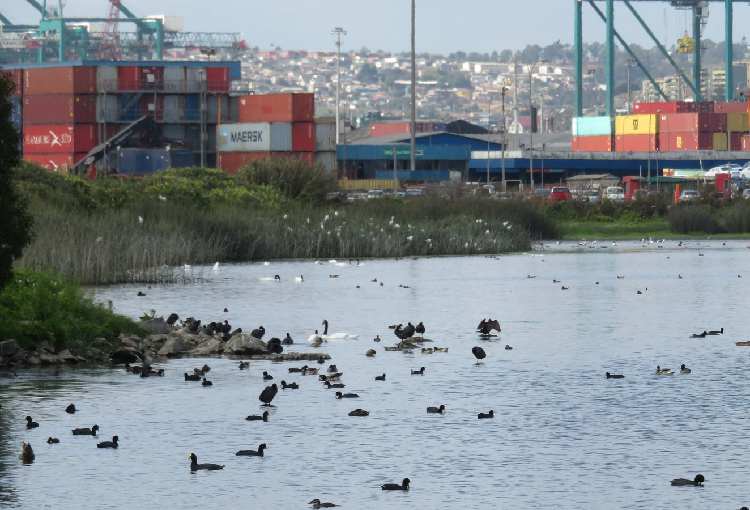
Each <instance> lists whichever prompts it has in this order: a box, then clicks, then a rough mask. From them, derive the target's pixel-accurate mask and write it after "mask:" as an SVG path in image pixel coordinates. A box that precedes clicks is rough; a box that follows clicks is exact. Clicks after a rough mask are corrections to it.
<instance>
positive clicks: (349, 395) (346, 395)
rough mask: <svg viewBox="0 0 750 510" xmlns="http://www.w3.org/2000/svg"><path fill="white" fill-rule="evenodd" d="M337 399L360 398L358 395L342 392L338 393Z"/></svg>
mask: <svg viewBox="0 0 750 510" xmlns="http://www.w3.org/2000/svg"><path fill="white" fill-rule="evenodd" d="M336 398H359V395H357V394H356V393H341V392H340V391H337V392H336Z"/></svg>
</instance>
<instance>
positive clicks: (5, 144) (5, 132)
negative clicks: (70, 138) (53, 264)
mask: <svg viewBox="0 0 750 510" xmlns="http://www.w3.org/2000/svg"><path fill="white" fill-rule="evenodd" d="M14 89H15V85H14V84H13V81H12V79H11V76H10V74H8V73H5V72H2V71H0V218H2V221H0V289H2V288H3V287H5V286H6V285H7V284H8V282H10V281H11V280H12V278H13V262H14V261H15V260H16V259H18V258H20V257H21V255H22V254H23V249H24V248H25V247H26V245H28V244H29V243H30V242H31V237H32V236H31V228H32V224H33V220H32V218H31V216H30V215H29V213H28V211H27V210H26V206H25V204H24V203H23V202H22V200H21V196H20V195H19V194H18V192H17V191H16V188H15V185H14V184H13V180H12V177H13V169H14V168H15V167H17V166H18V163H19V160H20V153H19V151H18V133H17V132H16V129H15V127H14V126H13V121H12V120H11V119H12V114H13V103H12V102H11V100H10V97H11V94H12V93H13V90H14Z"/></svg>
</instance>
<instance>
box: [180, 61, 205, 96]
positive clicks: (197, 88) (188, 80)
mask: <svg viewBox="0 0 750 510" xmlns="http://www.w3.org/2000/svg"><path fill="white" fill-rule="evenodd" d="M205 82H206V70H205V68H200V67H187V68H185V92H201V91H202V90H203V87H204V84H205Z"/></svg>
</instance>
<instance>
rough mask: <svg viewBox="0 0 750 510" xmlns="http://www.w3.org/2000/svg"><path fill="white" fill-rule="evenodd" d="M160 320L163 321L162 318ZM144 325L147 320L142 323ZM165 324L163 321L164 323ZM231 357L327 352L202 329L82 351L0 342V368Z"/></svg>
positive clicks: (156, 327)
mask: <svg viewBox="0 0 750 510" xmlns="http://www.w3.org/2000/svg"><path fill="white" fill-rule="evenodd" d="M162 323H163V321H162ZM144 324H146V323H144ZM148 324H149V325H150V327H149V328H148V329H149V330H151V331H162V330H163V328H162V327H161V324H160V323H159V322H158V321H155V320H151V321H148ZM165 325H166V324H165ZM221 355H226V356H232V357H235V356H236V357H242V358H245V359H254V360H263V359H265V360H271V361H285V360H287V361H306V360H310V361H314V360H317V359H320V358H322V359H330V356H329V355H328V354H324V353H319V352H307V353H301V352H284V353H282V354H273V353H272V352H271V351H270V350H269V349H268V344H267V343H266V342H264V341H262V340H260V339H258V338H255V337H253V336H251V335H246V334H237V335H234V336H233V337H232V338H231V339H230V340H229V341H227V342H225V341H223V340H222V339H221V338H220V337H218V336H208V335H206V334H204V333H203V332H199V333H192V332H189V331H187V330H186V329H183V330H170V329H169V328H167V332H166V333H161V332H158V333H154V334H151V335H149V336H147V337H145V338H141V337H139V336H137V335H125V334H121V335H120V336H119V337H118V338H117V339H114V340H107V339H104V338H97V339H96V340H94V342H93V343H92V345H91V347H89V348H88V349H86V350H84V351H77V350H75V349H64V350H62V351H60V352H57V353H56V352H55V351H54V349H53V347H52V346H51V345H50V343H49V342H46V341H44V342H41V343H40V344H39V346H38V347H37V349H36V350H34V351H30V352H26V351H24V350H23V349H21V348H20V347H19V346H18V345H17V343H16V342H15V341H14V340H7V341H3V342H1V343H0V368H4V367H6V368H7V367H18V366H35V365H57V364H77V363H84V362H86V361H98V362H103V361H110V362H111V363H113V364H116V365H119V364H125V363H139V362H142V361H143V360H146V359H154V358H159V357H162V358H164V357H166V358H170V357H178V356H196V357H198V356H200V357H211V356H221Z"/></svg>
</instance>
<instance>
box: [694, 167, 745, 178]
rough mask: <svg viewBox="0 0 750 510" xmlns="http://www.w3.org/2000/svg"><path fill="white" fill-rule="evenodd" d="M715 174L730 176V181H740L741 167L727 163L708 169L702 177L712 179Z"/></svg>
mask: <svg viewBox="0 0 750 510" xmlns="http://www.w3.org/2000/svg"><path fill="white" fill-rule="evenodd" d="M717 174H730V175H731V177H730V179H742V167H741V166H740V165H737V164H734V163H727V164H726V165H720V166H715V167H713V168H711V169H709V170H708V172H706V173H705V174H703V176H704V177H708V178H714V177H716V175H717Z"/></svg>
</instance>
